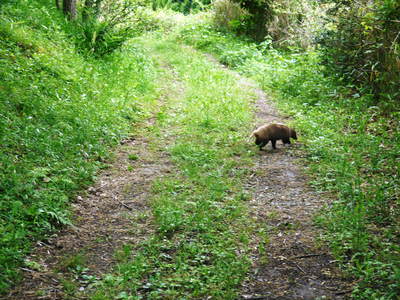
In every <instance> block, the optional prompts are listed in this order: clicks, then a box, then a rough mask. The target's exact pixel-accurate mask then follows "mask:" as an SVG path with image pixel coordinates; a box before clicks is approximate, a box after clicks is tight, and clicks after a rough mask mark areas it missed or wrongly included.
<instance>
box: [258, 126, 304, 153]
mask: <svg viewBox="0 0 400 300" xmlns="http://www.w3.org/2000/svg"><path fill="white" fill-rule="evenodd" d="M251 136H254V137H255V138H256V141H255V143H256V145H257V146H259V147H260V150H261V148H262V147H264V146H265V145H266V144H268V142H269V141H271V144H272V148H274V149H276V141H277V140H282V142H283V143H284V144H290V138H293V139H295V140H297V134H296V131H295V130H294V129H292V128H289V127H287V126H286V125H283V124H268V125H263V126H261V127H259V128H257V129H256V130H254V131H253V133H252V134H251Z"/></svg>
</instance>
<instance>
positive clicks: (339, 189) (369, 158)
mask: <svg viewBox="0 0 400 300" xmlns="http://www.w3.org/2000/svg"><path fill="white" fill-rule="evenodd" d="M177 40H178V41H183V42H185V43H187V44H190V45H193V46H195V47H196V48H198V49H201V50H203V51H207V52H209V53H212V54H214V55H215V56H216V57H217V58H218V59H219V60H220V61H221V62H223V63H225V64H227V65H228V66H230V67H233V68H235V69H236V70H239V71H240V72H242V73H243V74H245V75H246V76H250V77H253V78H254V79H255V80H257V81H258V82H259V83H260V85H261V86H262V87H263V88H264V89H265V90H267V91H268V92H269V93H270V94H272V95H274V96H275V99H276V100H277V101H276V103H277V105H278V107H279V108H280V109H281V110H282V111H285V112H288V113H289V114H290V115H292V116H294V124H295V125H296V128H297V129H298V131H299V133H300V137H301V140H302V141H303V142H304V143H305V144H306V150H307V153H308V155H307V158H306V159H307V161H308V165H309V171H310V174H313V175H314V184H315V185H316V186H317V187H318V188H320V189H322V190H325V191H329V192H331V193H332V196H333V198H335V199H337V200H336V201H334V203H333V204H332V205H331V206H330V207H328V208H327V209H326V210H325V212H324V213H323V215H322V216H321V218H320V219H319V221H320V223H321V224H322V225H323V226H324V227H325V228H326V229H327V234H326V240H327V241H328V242H329V244H330V245H331V248H332V250H333V252H334V253H335V255H336V257H337V258H339V259H340V261H341V262H342V264H343V267H344V268H345V269H346V270H348V271H349V272H350V274H352V275H354V276H355V277H356V278H359V280H358V285H357V287H356V289H355V290H354V292H353V297H354V298H356V299H397V297H398V295H399V294H400V246H399V245H400V240H399V236H400V235H399V232H400V215H399V212H400V210H399V201H400V200H399V199H400V188H399V187H400V177H399V174H400V162H399V153H400V113H399V104H398V103H396V102H392V103H390V102H381V103H376V102H374V100H373V99H372V97H370V96H368V95H360V94H358V93H357V92H355V89H354V87H352V86H349V85H346V84H345V83H344V82H342V81H340V79H338V78H334V77H329V76H325V75H324V67H323V66H321V65H320V64H319V59H318V53H313V52H309V53H298V52H292V53H282V52H279V51H277V50H275V49H273V48H271V47H270V45H269V43H268V42H264V43H262V44H260V45H255V44H254V43H251V42H249V41H245V40H239V39H238V38H237V37H235V36H233V35H230V34H224V33H221V32H217V31H215V29H213V27H212V26H211V25H209V24H206V23H202V24H198V25H192V26H188V27H186V28H183V30H181V31H180V33H179V34H178V35H177Z"/></svg>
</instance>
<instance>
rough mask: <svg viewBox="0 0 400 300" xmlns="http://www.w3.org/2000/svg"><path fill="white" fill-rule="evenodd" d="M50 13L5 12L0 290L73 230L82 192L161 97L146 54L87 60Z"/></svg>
mask: <svg viewBox="0 0 400 300" xmlns="http://www.w3.org/2000/svg"><path fill="white" fill-rule="evenodd" d="M50 5H53V3H48V1H44V0H43V1H28V0H26V1H18V3H17V1H15V2H13V1H12V2H9V3H8V4H3V5H2V12H1V14H0V116H1V117H0V145H1V148H0V291H4V289H5V288H6V287H7V286H8V285H9V284H10V283H11V282H12V281H13V280H14V279H15V277H16V272H15V268H16V266H17V265H18V264H20V263H21V261H22V260H23V258H24V254H25V253H26V252H27V251H28V250H29V249H30V245H31V241H33V240H35V239H37V238H38V237H43V236H44V235H47V234H49V233H50V232H51V231H52V230H53V229H55V228H56V227H58V226H59V225H61V224H67V223H69V215H68V210H67V207H68V202H69V201H70V199H71V197H72V196H73V195H74V192H75V191H77V190H78V189H80V188H82V187H83V186H85V185H87V184H88V183H89V182H91V180H92V178H93V175H94V173H95V171H96V170H97V169H98V168H99V167H101V166H102V162H103V161H104V160H106V159H107V158H108V157H109V154H108V153H109V152H108V148H109V147H110V146H111V145H114V144H116V143H117V142H118V141H119V140H120V139H121V137H122V136H124V135H126V134H127V133H128V132H129V126H130V124H131V123H132V121H134V120H135V119H137V118H138V117H140V111H141V110H142V109H141V103H142V102H143V101H145V99H146V98H144V97H143V93H146V94H148V93H149V91H151V90H152V84H151V77H152V68H151V64H150V63H149V61H148V60H147V59H146V58H145V56H144V55H143V53H142V51H141V50H140V49H138V48H135V47H134V46H133V45H130V46H129V47H124V48H123V49H121V50H120V51H116V52H114V53H113V54H112V55H109V56H107V57H105V58H104V59H102V60H94V59H91V58H85V57H83V56H82V55H80V54H79V52H78V49H76V47H75V46H74V41H73V40H71V39H70V38H69V37H68V36H69V35H70V32H69V33H68V35H67V34H66V33H65V32H66V31H68V30H70V29H71V27H70V24H69V23H66V21H65V19H64V17H63V16H62V13H61V12H58V11H56V9H55V8H54V7H52V6H50ZM150 95H151V93H150ZM149 97H150V96H149Z"/></svg>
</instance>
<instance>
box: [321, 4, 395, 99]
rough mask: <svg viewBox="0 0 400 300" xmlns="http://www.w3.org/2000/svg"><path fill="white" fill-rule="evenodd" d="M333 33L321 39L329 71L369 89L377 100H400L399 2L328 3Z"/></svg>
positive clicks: (327, 33) (327, 32) (326, 34)
mask: <svg viewBox="0 0 400 300" xmlns="http://www.w3.org/2000/svg"><path fill="white" fill-rule="evenodd" d="M329 2H331V3H333V4H334V6H333V8H332V9H331V10H330V11H329V12H330V14H329V15H330V18H331V19H330V22H331V26H330V30H327V31H325V32H324V34H323V35H322V36H321V37H320V44H321V45H322V50H323V51H322V57H323V60H324V63H325V64H326V65H328V66H329V68H330V72H333V73H337V74H338V76H339V77H340V76H342V77H345V78H346V79H347V80H351V81H352V82H354V83H355V84H357V85H358V86H363V87H365V88H366V89H368V90H369V91H370V92H371V93H372V94H373V95H374V96H375V98H376V99H382V100H384V101H389V102H390V101H393V100H398V99H399V98H400V60H399V57H400V39H399V32H400V22H399V19H400V2H398V1H396V0H379V1H372V2H371V1H367V0H363V1H329Z"/></svg>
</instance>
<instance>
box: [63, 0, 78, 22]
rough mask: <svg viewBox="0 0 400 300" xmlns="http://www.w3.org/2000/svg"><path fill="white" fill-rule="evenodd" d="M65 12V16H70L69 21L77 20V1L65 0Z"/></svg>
mask: <svg viewBox="0 0 400 300" xmlns="http://www.w3.org/2000/svg"><path fill="white" fill-rule="evenodd" d="M63 11H64V15H66V16H68V19H70V20H75V19H76V0H63Z"/></svg>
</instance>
